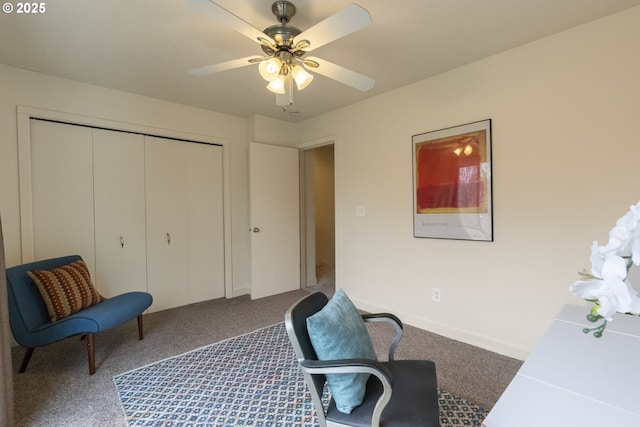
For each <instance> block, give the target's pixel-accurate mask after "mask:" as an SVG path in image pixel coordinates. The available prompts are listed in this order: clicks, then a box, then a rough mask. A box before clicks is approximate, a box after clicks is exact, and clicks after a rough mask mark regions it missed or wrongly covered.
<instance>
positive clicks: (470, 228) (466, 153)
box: [413, 119, 493, 241]
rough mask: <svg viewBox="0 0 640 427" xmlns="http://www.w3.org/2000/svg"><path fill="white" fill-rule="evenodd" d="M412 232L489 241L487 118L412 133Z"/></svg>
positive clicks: (489, 175)
mask: <svg viewBox="0 0 640 427" xmlns="http://www.w3.org/2000/svg"><path fill="white" fill-rule="evenodd" d="M413 160H414V162H413V184H414V188H413V190H414V194H413V197H414V212H413V215H414V236H416V237H432V238H445V239H467V240H485V241H492V240H493V213H492V200H491V197H492V196H491V186H492V185H491V120H490V119H489V120H484V121H480V122H475V123H468V124H466V125H461V126H455V127H452V128H447V129H441V130H438V131H433V132H426V133H423V134H419V135H414V136H413Z"/></svg>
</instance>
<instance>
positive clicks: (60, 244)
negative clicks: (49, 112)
mask: <svg viewBox="0 0 640 427" xmlns="http://www.w3.org/2000/svg"><path fill="white" fill-rule="evenodd" d="M30 126H31V176H32V181H31V182H32V189H31V191H32V200H33V244H34V257H35V260H41V259H46V258H53V257H58V256H64V255H73V254H78V255H80V256H81V257H82V258H83V259H84V261H85V263H86V264H87V267H88V268H89V272H90V273H91V277H95V249H94V247H95V245H94V235H93V155H92V144H91V139H92V135H91V129H89V128H85V127H79V126H69V125H66V124H62V123H54V122H46V121H41V120H31V123H30Z"/></svg>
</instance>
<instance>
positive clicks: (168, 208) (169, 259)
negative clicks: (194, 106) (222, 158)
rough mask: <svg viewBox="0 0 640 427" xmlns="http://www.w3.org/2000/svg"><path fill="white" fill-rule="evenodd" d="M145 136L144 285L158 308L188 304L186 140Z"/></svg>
mask: <svg viewBox="0 0 640 427" xmlns="http://www.w3.org/2000/svg"><path fill="white" fill-rule="evenodd" d="M144 138H145V187H146V226H147V287H148V290H149V293H151V295H153V306H152V309H153V311H159V310H164V309H167V308H172V307H177V306H180V305H185V304H188V303H189V283H188V279H189V276H188V255H187V254H188V233H187V191H186V189H187V147H186V144H187V143H186V142H183V141H176V140H171V139H165V138H156V137H149V136H145V137H144Z"/></svg>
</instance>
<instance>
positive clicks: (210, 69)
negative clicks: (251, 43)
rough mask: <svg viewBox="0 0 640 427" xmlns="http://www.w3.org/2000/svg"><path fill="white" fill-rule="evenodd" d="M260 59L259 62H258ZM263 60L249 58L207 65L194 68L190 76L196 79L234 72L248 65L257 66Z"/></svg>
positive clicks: (190, 71) (254, 57)
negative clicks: (223, 72) (229, 71)
mask: <svg viewBox="0 0 640 427" xmlns="http://www.w3.org/2000/svg"><path fill="white" fill-rule="evenodd" d="M258 59H259V60H258ZM261 60H262V58H261V57H256V56H255V55H254V56H247V57H245V58H238V59H232V60H231V61H226V62H221V63H219V64H213V65H205V66H204V67H199V68H192V69H190V70H189V74H191V75H192V76H195V77H201V76H208V75H209V74H215V73H219V72H221V71H227V70H233V69H234V68H241V67H245V66H247V65H251V64H256V63H258V62H260V61H261Z"/></svg>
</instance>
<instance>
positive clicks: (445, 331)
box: [353, 299, 531, 360]
mask: <svg viewBox="0 0 640 427" xmlns="http://www.w3.org/2000/svg"><path fill="white" fill-rule="evenodd" d="M353 303H354V305H355V306H356V307H358V308H359V309H361V310H364V311H367V312H369V313H380V312H388V311H389V310H388V309H387V308H385V307H380V306H376V305H374V304H370V303H367V302H363V301H360V300H356V299H354V300H353ZM393 314H395V315H396V316H398V317H399V318H400V319H401V320H402V322H403V323H405V324H407V325H411V326H414V327H416V328H419V329H424V330H426V331H429V332H433V333H435V334H438V335H442V336H444V337H447V338H451V339H454V340H457V341H461V342H464V343H466V344H470V345H473V346H476V347H480V348H483V349H485V350H489V351H492V352H494V353H498V354H502V355H504V356H508V357H513V358H515V359H518V360H525V359H526V358H527V356H529V353H530V352H531V349H527V348H524V347H520V346H517V345H513V344H511V343H508V342H505V341H501V340H497V339H495V338H491V337H488V336H486V335H479V334H475V333H472V332H469V331H466V330H464V329H459V328H455V327H452V326H450V325H446V324H444V323H439V322H434V321H433V320H429V319H424V318H419V317H416V316H412V315H409V314H407V313H403V312H393Z"/></svg>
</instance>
